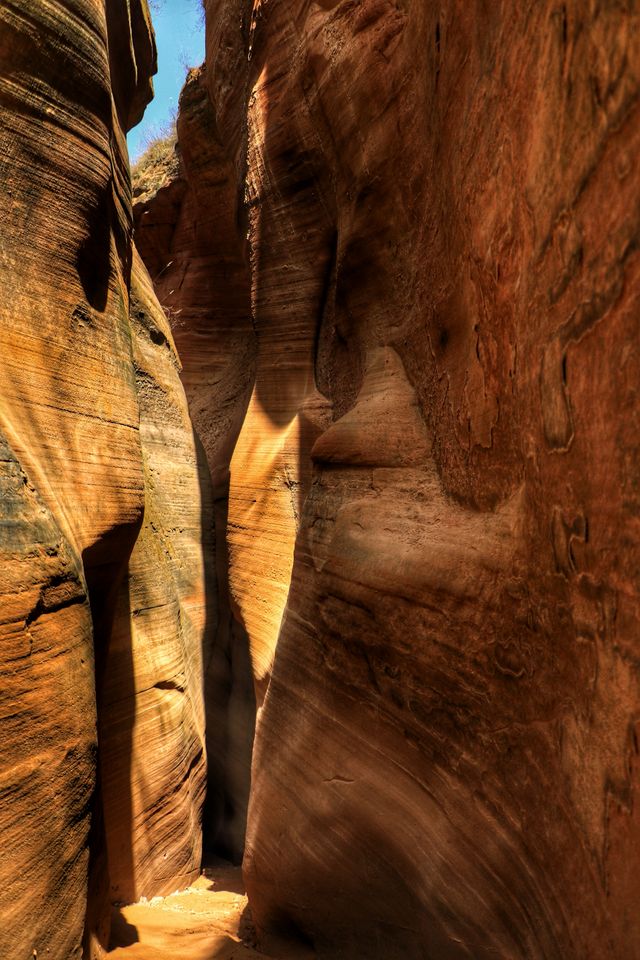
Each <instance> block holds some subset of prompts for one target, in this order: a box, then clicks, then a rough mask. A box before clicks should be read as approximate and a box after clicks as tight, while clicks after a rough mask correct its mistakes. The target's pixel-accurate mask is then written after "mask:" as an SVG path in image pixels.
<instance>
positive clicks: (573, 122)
mask: <svg viewBox="0 0 640 960" xmlns="http://www.w3.org/2000/svg"><path fill="white" fill-rule="evenodd" d="M206 9H207V64H206V72H205V74H204V78H203V81H202V82H203V83H204V84H206V88H207V90H208V92H209V99H210V106H209V107H207V108H206V109H207V110H211V111H212V114H213V118H214V119H213V121H211V122H210V124H209V134H210V135H209V138H208V139H207V137H205V136H204V134H202V135H201V136H200V138H199V139H198V141H197V142H198V143H199V144H200V145H201V149H199V151H198V157H199V158H200V160H201V165H200V166H199V167H197V166H196V167H194V168H193V170H192V172H191V173H190V172H189V168H188V165H187V164H186V152H185V165H186V174H185V175H186V179H187V181H188V185H189V190H190V191H192V193H193V195H194V196H195V195H196V194H197V193H198V191H199V190H202V192H201V193H199V194H198V196H199V198H200V206H199V208H198V210H197V211H193V210H192V212H191V214H189V213H188V212H187V211H186V209H185V207H184V206H183V207H182V213H181V217H182V218H183V219H181V220H180V221H179V229H180V230H181V231H183V233H184V235H185V236H186V235H187V234H188V230H189V229H191V230H192V234H191V235H197V232H198V224H200V223H202V220H203V217H204V218H205V219H206V218H207V214H206V213H205V212H204V211H205V210H210V211H211V212H212V213H213V212H214V211H216V212H217V211H219V210H220V209H221V204H222V200H221V197H226V198H227V201H228V202H227V206H226V207H225V208H224V209H227V210H233V211H235V213H234V218H233V219H234V220H235V221H236V222H237V226H236V228H235V233H234V232H233V231H231V235H232V237H236V238H239V239H237V240H235V241H232V242H230V244H229V245H228V247H227V248H226V249H227V250H232V251H233V252H232V258H233V264H234V266H233V268H232V269H230V270H229V271H228V272H225V270H221V269H220V264H222V263H225V264H227V260H226V259H225V255H224V254H221V253H220V252H219V249H218V247H217V246H216V244H215V243H211V241H210V240H209V239H207V240H206V244H205V246H206V249H207V250H209V251H214V260H215V261H216V262H217V263H218V267H217V268H214V269H213V270H212V272H211V273H210V274H209V275H208V280H212V281H213V280H214V279H215V288H216V289H215V291H214V292H213V293H209V292H208V289H209V288H208V287H207V282H208V281H207V282H205V279H204V278H203V277H200V278H199V279H197V278H195V277H193V276H192V281H193V288H192V294H191V296H192V298H193V297H194V295H195V294H194V291H195V290H196V289H197V290H198V291H199V292H198V296H199V297H201V298H202V300H201V303H202V304H205V305H206V304H208V307H203V312H202V314H201V316H202V317H203V318H205V317H207V314H206V309H209V310H212V309H213V307H212V306H211V305H212V304H215V310H217V309H218V305H219V304H220V303H221V301H223V300H224V299H225V298H226V297H229V298H231V301H232V302H233V303H234V304H240V305H241V309H240V311H239V314H238V327H237V328H235V329H236V332H239V339H238V340H234V338H233V334H232V333H231V332H230V331H229V329H228V328H226V327H225V326H224V324H222V325H221V324H220V322H219V321H216V323H212V322H211V316H210V315H209V316H208V317H207V322H206V323H203V324H202V325H201V326H199V325H197V324H196V325H192V324H191V323H190V322H189V323H187V324H186V326H187V331H186V332H185V340H184V347H183V357H184V363H185V382H186V384H187V390H188V391H191V396H192V397H193V396H201V397H202V398H203V399H202V404H203V406H202V410H205V407H206V403H207V400H206V396H207V394H208V390H209V387H208V386H207V385H206V384H205V379H204V372H203V371H204V370H208V371H209V372H210V373H211V375H212V376H213V371H214V369H216V370H220V371H222V370H230V371H232V370H233V368H234V365H235V367H236V369H238V370H241V371H242V376H243V379H242V387H240V386H239V382H238V387H237V389H236V391H235V393H233V391H232V393H233V396H234V397H235V399H233V400H232V403H231V406H230V408H229V409H231V410H232V411H233V416H232V417H231V418H230V419H228V420H226V421H225V420H223V419H218V420H216V424H217V426H210V428H209V432H208V439H206V440H205V442H206V443H207V444H208V451H209V456H210V460H211V461H212V462H213V463H214V468H215V464H216V463H222V464H223V466H224V465H226V462H227V460H226V454H225V455H222V454H221V453H219V451H221V450H223V449H224V443H225V441H224V439H223V437H224V436H227V437H232V438H233V439H235V437H236V435H238V430H239V435H238V441H237V444H236V447H235V452H234V455H233V461H232V464H231V489H230V497H229V528H228V540H229V549H230V565H229V577H230V595H231V603H232V606H233V609H234V611H235V613H236V616H237V618H238V619H240V620H241V621H242V623H243V624H244V626H245V627H246V629H247V631H248V635H249V646H250V650H251V656H252V664H253V669H254V676H255V681H256V689H257V695H258V702H259V703H262V709H261V710H260V711H259V718H258V726H257V737H256V748H255V754H254V762H253V780H252V793H251V804H250V813H249V831H248V841H247V851H246V856H245V874H246V878H247V883H248V890H249V896H250V900H251V902H252V907H253V911H254V916H255V919H256V922H257V924H258V928H259V930H260V931H261V932H262V933H263V935H266V934H269V933H274V932H278V931H280V932H281V933H292V932H293V931H296V930H297V931H298V932H299V933H300V934H301V935H303V936H304V937H305V938H307V939H308V940H311V941H312V942H313V943H314V944H315V945H316V947H317V949H318V951H319V953H320V955H321V956H326V957H332V956H348V957H357V958H363V960H364V958H371V957H385V958H390V957H396V956H398V957H403V958H407V957H416V958H418V957H430V958H438V960H444V958H452V960H453V958H463V957H474V958H485V957H486V958H489V957H495V956H500V957H507V956H508V957H513V958H516V957H517V958H521V960H525V958H526V960H532V958H541V960H542V958H545V960H549V958H558V960H559V958H567V957H572V958H575V960H578V958H580V960H583V958H587V960H596V958H598V960H600V958H616V960H622V958H624V960H627V958H637V957H640V927H639V926H638V913H637V910H636V909H635V907H634V904H635V903H636V902H637V896H638V890H639V884H640V875H639V871H638V869H637V863H638V850H639V847H640V823H639V821H638V816H637V790H638V745H637V744H638V737H637V732H638V731H637V722H638V709H639V705H640V690H639V687H638V672H637V662H636V661H637V641H636V637H637V635H638V613H639V608H638V596H637V575H636V574H637V565H638V554H639V550H638V542H639V541H638V533H639V531H638V529H637V527H638V523H637V516H638V489H637V482H636V478H637V476H638V468H639V466H640V464H639V463H638V446H637V442H636V433H637V424H636V420H637V388H636V384H637V382H638V373H639V370H638V359H637V351H635V349H634V346H633V344H634V343H635V341H636V339H637V333H638V330H637V317H638V304H637V297H638V290H639V289H640V287H639V285H638V276H637V274H638V270H639V269H640V260H639V258H638V251H637V248H638V230H639V228H640V211H639V209H638V204H637V196H636V194H637V178H636V176H635V175H634V171H635V169H636V167H637V165H638V161H639V159H640V156H639V154H640V140H639V137H638V130H639V129H640V127H639V126H638V94H639V92H640V48H639V44H640V40H639V38H640V31H639V27H640V23H639V22H638V17H639V14H638V12H637V11H636V9H635V5H633V4H597V3H591V2H588V0H567V2H566V3H556V2H555V0H553V2H551V0H549V2H547V0H544V2H541V3H537V4H535V5H533V6H532V5H523V4H519V3H516V2H512V0H501V2H498V3H495V4H490V5H487V4H484V3H479V2H478V3H471V4H469V3H462V2H458V0H450V2H447V3H444V4H439V5H433V4H425V3H423V2H421V0H396V2H394V0H361V2H357V3H356V2H353V0H333V2H326V0H322V2H319V0H318V2H308V0H293V2H292V0H286V2H285V0H271V2H269V3H257V2H255V3H254V2H249V0H208V2H207V4H206ZM193 83H195V81H192V84H193ZM187 113H188V111H184V104H183V115H184V116H185V117H186V116H187ZM179 133H180V140H181V141H182V132H181V131H180V128H179ZM188 143H189V139H188V137H187V138H186V139H185V142H184V149H185V151H187V149H188V147H187V144H188ZM207 143H208V144H209V145H210V146H211V145H212V144H215V147H213V146H211V150H212V151H215V154H216V157H219V156H220V153H222V155H223V157H224V158H225V161H224V162H225V163H226V166H225V165H224V163H221V161H219V160H216V161H215V162H213V161H209V160H207V159H206V149H205V145H206V144H207ZM205 191H206V192H205ZM238 197H242V198H243V199H244V210H243V209H242V207H240V206H234V203H236V204H237V198H238ZM229 198H233V203H232V202H230V201H229ZM230 222H231V221H230V220H223V223H224V226H223V228H222V229H221V231H220V233H219V234H218V236H223V235H224V236H225V238H226V237H227V231H229V230H230V227H229V223H230ZM189 224H190V227H189V226H188V225H189ZM245 238H246V244H247V246H246V263H247V264H248V266H249V270H250V275H249V277H248V278H247V277H245V276H243V274H242V270H241V268H240V267H238V260H237V255H238V254H237V251H238V244H240V246H241V247H242V245H243V243H244V241H245ZM171 249H172V253H173V252H174V251H175V247H172V248H171ZM182 249H186V247H183V248H182ZM170 259H171V257H167V260H170ZM200 262H202V261H200ZM216 270H217V272H216ZM243 284H244V285H245V286H244V287H243ZM160 288H161V289H164V288H163V287H162V284H160ZM170 290H171V291H174V292H173V293H172V294H171V296H173V297H174V298H175V306H176V309H181V307H182V301H181V300H180V294H179V293H178V290H179V285H178V284H177V283H175V281H174V280H172V282H171V285H170V286H168V287H167V290H166V292H167V293H168V292H169V291H170ZM163 297H164V295H163V294H162V293H161V297H160V298H161V300H163ZM243 298H244V299H243ZM249 308H250V317H251V320H252V324H253V330H251V329H249V328H248V327H247V321H246V317H247V315H248V314H246V313H245V311H247V310H248V309H249ZM216 316H218V314H216ZM192 351H193V356H194V358H197V359H195V360H192V359H191V357H190V353H191V352H192ZM247 356H250V357H251V363H250V364H248V363H247V360H246V359H245V358H246V357H247ZM213 358H215V359H213ZM220 358H222V359H220ZM245 373H246V374H247V375H246V378H245ZM191 378H193V379H191ZM232 379H233V377H232ZM196 381H197V382H196ZM223 382H225V381H224V376H223V375H220V376H219V382H218V385H217V386H216V390H219V389H220V383H223ZM212 395H213V394H212ZM249 395H250V400H249V406H248V410H247V413H246V415H245V414H244V405H245V404H246V400H247V398H248V397H249ZM229 396H231V394H229ZM195 415H196V416H198V415H200V414H198V412H197V411H196V413H195ZM208 416H210V413H207V414H206V415H205V417H208ZM243 416H244V419H243V420H242V417H243ZM241 420H242V427H241V429H240V421H241ZM217 431H220V432H219V433H217ZM202 432H203V435H206V431H205V430H203V431H202ZM212 438H213V439H212ZM312 470H313V472H312ZM294 547H295V552H294ZM283 613H284V618H283V619H282V622H281V617H282V614H283ZM265 694H266V696H265Z"/></svg>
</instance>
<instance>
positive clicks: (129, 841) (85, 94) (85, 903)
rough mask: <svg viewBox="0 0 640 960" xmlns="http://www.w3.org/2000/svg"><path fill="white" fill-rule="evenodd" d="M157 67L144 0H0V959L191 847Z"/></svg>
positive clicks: (196, 626)
mask: <svg viewBox="0 0 640 960" xmlns="http://www.w3.org/2000/svg"><path fill="white" fill-rule="evenodd" d="M154 69H155V45H154V41H153V35H152V31H151V26H150V20H149V14H148V10H147V6H146V2H145V0H114V2H111V0H109V3H108V4H105V3H103V2H101V0H55V2H54V0H46V2H45V0H43V2H41V3H38V4H33V3H31V2H27V0H6V2H3V3H2V4H1V5H0V144H1V149H0V171H1V179H2V183H3V200H2V203H3V216H2V240H1V241H0V284H1V287H2V293H3V295H2V297H1V298H0V330H1V337H2V349H0V450H1V451H2V454H1V455H0V485H1V487H2V498H1V501H0V518H1V521H2V522H1V524H0V531H1V532H0V553H1V557H2V562H1V565H0V591H1V592H2V596H3V603H2V612H1V614H0V621H1V624H2V626H1V627H0V634H1V636H2V640H3V642H2V654H1V657H0V672H1V684H0V686H1V691H2V692H1V694H0V784H1V786H0V833H1V834H2V857H1V858H0V860H1V865H0V879H1V888H0V918H1V921H0V954H1V955H2V957H3V958H6V960H26V958H32V957H33V956H36V954H38V955H40V956H44V955H46V956H47V957H50V958H52V960H56V958H59V960H69V958H70V957H79V956H80V955H81V950H82V946H81V943H82V938H83V928H84V927H85V917H86V937H85V949H86V955H87V956H98V955H100V954H101V953H102V952H103V949H104V947H105V946H106V940H107V936H108V915H109V904H108V898H107V891H108V886H109V875H110V876H111V882H112V884H113V887H114V892H115V894H116V895H118V896H122V897H129V896H134V895H140V894H145V895H147V896H153V895H154V894H156V893H160V892H166V890H167V889H168V888H169V887H170V888H171V889H175V887H176V886H178V885H179V884H182V883H187V882H189V881H190V880H191V879H193V878H194V877H195V876H196V875H197V872H198V870H199V866H200V864H199V859H200V855H199V851H200V828H199V818H200V810H201V805H202V798H203V791H204V783H205V772H206V770H205V767H206V764H205V758H204V750H203V747H204V710H203V697H202V665H203V659H204V660H206V659H207V658H208V656H209V650H208V648H207V637H208V636H209V633H208V632H207V631H208V630H209V629H210V627H211V622H210V623H207V622H205V621H206V620H207V617H208V619H209V621H211V618H212V617H214V616H215V612H214V609H213V608H212V607H211V597H210V596H209V598H208V599H209V602H208V603H207V596H206V583H205V576H204V573H203V564H204V560H203V553H206V552H207V551H208V550H209V549H210V547H211V544H210V543H209V544H207V534H205V535H203V534H202V532H201V529H202V527H203V526H204V528H205V529H206V530H211V504H210V493H207V472H206V469H204V468H203V467H202V465H200V466H199V465H198V463H197V458H196V444H195V440H194V437H193V433H192V428H191V425H190V422H189V419H188V415H187V409H186V401H185V397H184V393H183V390H182V387H181V386H180V383H179V378H178V370H177V361H176V359H175V355H174V352H173V346H172V344H171V338H170V334H169V331H168V328H167V327H166V322H165V321H164V317H163V316H162V315H161V312H160V310H159V307H158V306H157V303H156V301H155V298H154V296H153V294H152V292H151V289H150V286H149V282H148V279H145V275H146V273H145V271H144V268H143V267H142V266H141V264H134V267H133V272H134V282H133V293H132V296H131V297H130V287H131V273H132V257H133V251H132V243H131V232H132V213H131V188H130V179H129V168H128V156H127V151H126V144H125V139H124V136H125V131H126V130H127V129H128V127H129V126H131V125H132V124H133V123H135V122H137V120H139V119H140V117H141V115H142V111H143V110H144V106H145V104H146V102H147V101H148V99H149V97H150V95H151V82H150V76H151V73H152V72H153V71H154ZM131 309H132V310H133V312H134V316H133V317H132V322H130V310H131ZM201 489H202V490H203V491H204V492H203V493H201ZM207 498H209V499H207ZM207 515H208V516H207ZM143 517H144V520H143ZM132 549H133V555H132V556H131V552H132ZM130 556H131V563H130V564H129V559H130ZM150 601H151V602H150ZM114 620H115V624H116V626H115V630H114V631H113V638H112V626H113V623H114ZM96 693H97V703H96ZM165 738H166V739H165ZM160 744H161V745H160ZM97 757H99V758H100V766H101V767H102V776H101V777H98V779H97V767H98V763H97ZM96 783H97V784H98V785H97V787H96ZM90 821H92V829H91V836H90V835H89V824H90ZM105 825H106V834H105ZM105 837H106V840H105ZM90 860H91V864H90V863H89V861H90ZM89 873H90V874H91V877H90V878H89ZM88 891H89V892H88Z"/></svg>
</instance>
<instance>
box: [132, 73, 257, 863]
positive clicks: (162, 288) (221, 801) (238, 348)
mask: <svg viewBox="0 0 640 960" xmlns="http://www.w3.org/2000/svg"><path fill="white" fill-rule="evenodd" d="M178 134H179V143H180V146H179V149H178V153H176V152H175V150H174V147H175V144H174V142H173V141H172V140H167V141H165V142H164V143H158V144H156V145H154V146H153V147H152V148H151V150H150V151H149V152H148V153H147V154H146V155H145V157H144V158H143V159H142V160H141V161H140V163H139V164H138V166H137V167H136V168H135V169H134V171H133V185H134V200H135V202H134V216H135V223H136V244H137V245H138V247H139V250H140V254H141V256H142V258H143V259H144V261H145V264H146V265H147V267H148V269H149V272H150V274H151V276H152V278H153V280H154V286H155V289H156V293H157V295H158V298H159V299H160V302H161V303H162V305H163V307H164V309H165V311H166V313H167V316H168V317H169V319H170V322H171V326H172V333H173V336H174V338H175V342H176V346H177V347H178V351H179V354H180V357H181V358H184V360H183V371H182V380H183V383H184V386H185V389H186V393H187V396H188V398H189V412H190V415H191V418H192V420H193V423H194V427H195V429H196V431H197V433H198V435H199V436H200V437H201V438H202V442H203V445H204V448H205V451H206V456H207V460H208V463H209V467H210V470H211V476H212V479H213V486H214V498H215V516H216V523H215V528H216V563H217V600H218V620H217V630H216V642H215V647H214V651H213V655H212V657H211V659H210V661H209V664H208V668H207V677H206V688H207V689H206V708H207V754H208V760H209V784H208V810H207V816H206V820H205V824H206V827H207V828H208V829H207V830H206V832H205V833H206V835H205V839H206V840H207V843H208V845H209V846H211V847H214V848H215V849H216V851H217V852H219V853H222V854H223V855H224V856H227V857H229V858H231V859H233V860H235V861H236V862H238V863H239V862H240V860H241V859H242V851H243V847H244V830H245V821H246V809H247V803H248V793H249V766H250V757H251V748H252V742H253V724H254V716H255V696H254V685H253V674H252V670H251V666H250V662H249V655H248V645H247V635H246V631H245V629H244V625H243V610H242V609H241V608H240V606H239V604H238V592H237V589H236V584H235V582H234V581H232V582H231V590H230V584H229V571H228V546H227V541H226V536H225V534H226V531H227V509H228V496H229V461H230V459H231V455H232V451H233V448H234V444H235V442H236V439H237V436H238V432H239V430H240V427H241V424H242V422H243V418H244V415H245V411H246V408H247V404H248V401H249V396H250V393H251V386H252V383H253V376H254V368H255V353H256V340H255V334H254V331H253V326H252V322H251V311H250V290H249V271H248V268H247V265H246V263H245V250H244V241H243V237H242V234H241V233H240V232H239V230H238V218H239V217H240V216H241V212H242V207H241V204H240V201H241V199H242V197H241V194H240V193H239V187H238V183H239V177H240V172H239V169H238V168H237V165H236V163H237V164H240V161H239V160H237V161H236V160H235V159H234V155H233V151H231V150H229V149H228V147H227V148H226V149H225V147H223V142H222V139H221V135H220V133H219V131H218V130H217V128H216V125H215V118H214V115H213V111H212V108H211V104H210V102H209V97H208V94H207V87H206V73H205V72H204V71H199V70H194V71H192V72H191V73H190V75H189V77H188V80H187V83H186V86H185V88H184V90H183V92H182V95H181V98H180V114H179V118H178ZM238 143H239V144H240V141H238ZM235 526H236V513H235V512H234V510H233V508H232V511H231V513H230V518H229V539H230V540H232V539H233V538H234V531H235ZM233 542H235V540H233Z"/></svg>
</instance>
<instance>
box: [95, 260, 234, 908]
mask: <svg viewBox="0 0 640 960" xmlns="http://www.w3.org/2000/svg"><path fill="white" fill-rule="evenodd" d="M130 302H131V323H132V331H133V338H134V339H133V362H134V367H135V373H136V383H137V390H138V400H139V403H140V440H141V444H142V455H143V468H144V476H145V513H144V522H143V525H142V528H141V530H140V534H139V536H138V539H137V541H136V544H135V546H134V548H133V552H132V554H131V559H130V561H129V567H128V572H127V576H126V577H125V580H124V583H123V586H122V588H121V591H120V595H119V600H118V606H117V611H116V618H115V624H114V629H113V634H112V637H111V642H110V645H109V653H108V657H107V661H106V664H105V669H104V681H103V686H102V690H101V696H102V702H101V710H100V728H99V729H100V738H101V743H103V744H104V746H103V748H102V750H101V773H102V793H103V798H104V805H105V822H106V832H107V841H108V842H107V849H108V859H109V878H110V883H111V895H112V899H114V900H116V901H124V902H133V901H135V900H136V899H137V898H138V897H139V896H141V895H145V896H158V895H163V894H167V893H171V892H173V891H174V890H176V889H181V888H183V887H186V886H188V885H189V883H190V882H191V880H193V878H194V876H197V875H198V873H199V871H200V863H201V830H200V822H199V818H200V811H201V809H202V805H203V802H204V791H205V785H206V780H205V742H204V740H205V721H204V700H203V676H204V664H205V663H206V662H207V661H208V658H209V656H210V654H211V649H210V644H209V642H208V641H209V638H210V636H211V634H212V632H213V626H214V624H213V622H212V621H213V618H214V616H215V602H214V600H215V598H214V590H215V583H207V587H208V593H207V594H205V593H204V592H203V587H204V585H205V582H206V581H205V565H206V567H207V568H208V569H209V570H212V567H213V549H212V547H213V545H212V542H211V539H212V537H213V503H212V498H211V481H210V478H209V471H208V468H207V466H206V461H205V458H204V456H202V458H201V459H199V456H198V441H197V439H195V438H194V434H193V428H192V425H191V422H190V420H189V415H188V411H187V406H186V403H185V398H184V390H183V388H182V385H181V383H180V377H179V365H178V361H177V357H176V353H175V348H174V345H173V340H172V337H171V331H170V329H169V324H168V322H167V318H166V316H165V314H164V313H163V311H162V309H161V308H160V306H159V304H158V302H157V300H156V298H155V295H154V293H153V288H152V286H151V281H150V279H149V275H148V274H147V271H146V270H145V268H144V265H143V264H142V263H141V261H140V259H139V257H138V255H137V253H135V252H134V261H133V273H132V283H131V300H130ZM207 618H208V619H209V621H210V622H207Z"/></svg>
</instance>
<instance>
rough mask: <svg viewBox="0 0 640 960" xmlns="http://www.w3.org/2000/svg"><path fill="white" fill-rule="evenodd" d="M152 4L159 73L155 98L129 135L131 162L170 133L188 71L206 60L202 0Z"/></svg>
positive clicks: (166, 0)
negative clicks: (150, 145) (154, 142)
mask: <svg viewBox="0 0 640 960" xmlns="http://www.w3.org/2000/svg"><path fill="white" fill-rule="evenodd" d="M149 6H150V8H151V17H152V20H153V26H154V30H155V33H156V44H157V46H158V73H157V74H156V76H155V77H154V78H153V86H154V90H155V97H154V98H153V100H152V101H151V103H150V104H149V106H148V107H147V109H146V111H145V115H144V117H143V119H142V120H141V122H140V123H139V124H138V126H137V127H134V128H133V130H130V131H129V134H128V136H127V143H128V145H129V158H130V160H131V163H132V164H134V163H135V162H136V161H137V160H139V158H140V157H141V156H142V154H143V153H144V152H145V150H146V148H147V147H148V146H149V144H151V143H153V141H154V140H157V139H159V138H162V137H166V136H167V135H168V133H169V131H170V129H171V125H172V124H173V123H174V122H175V118H176V114H177V111H178V98H179V96H180V91H181V89H182V86H183V84H184V81H185V77H186V75H187V72H188V71H189V69H190V68H191V67H198V66H200V64H201V63H202V62H203V60H204V13H203V10H202V2H201V0H151V2H150V3H149Z"/></svg>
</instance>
